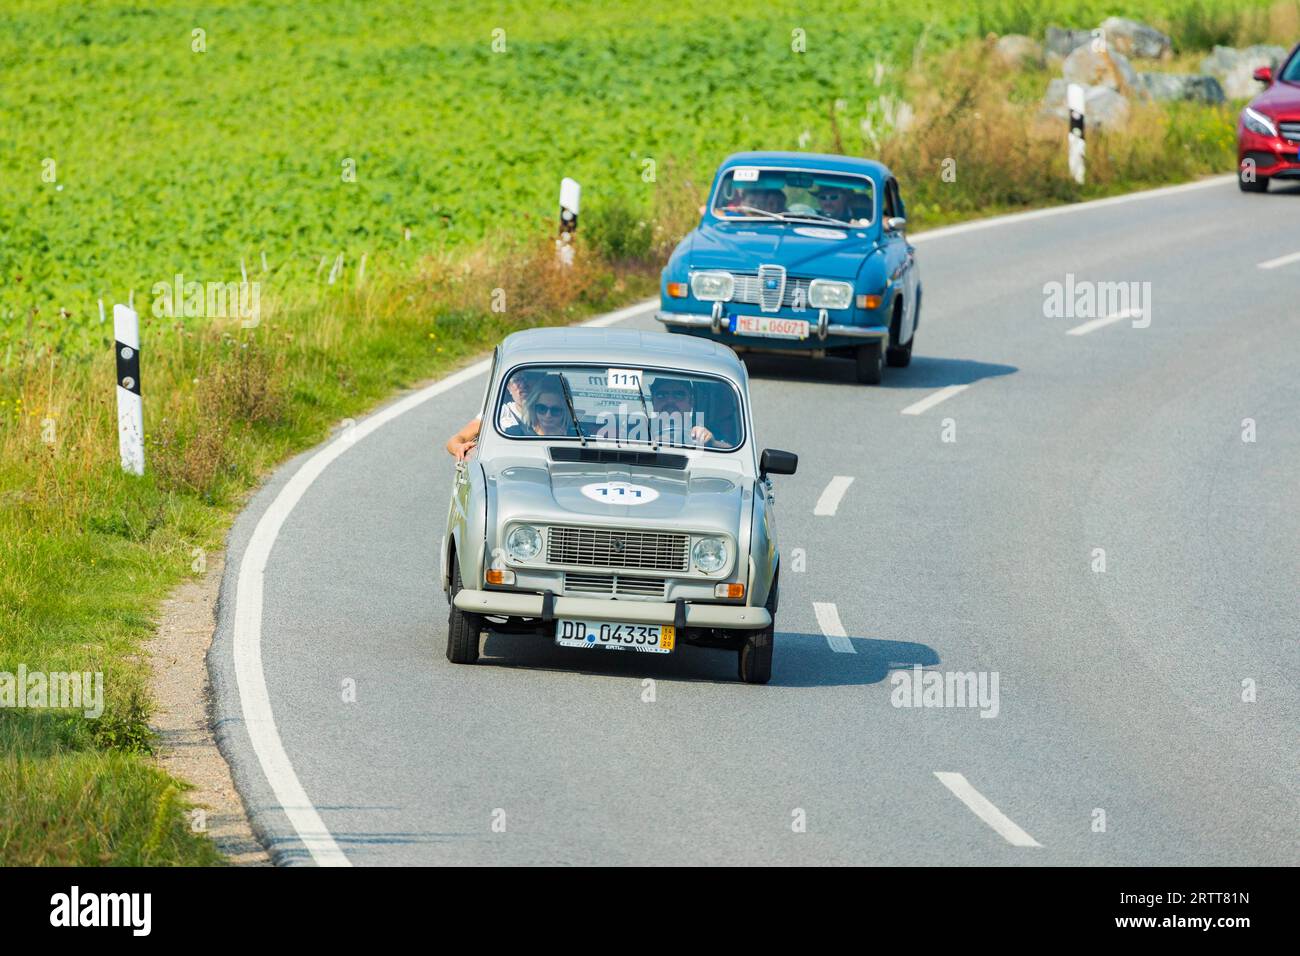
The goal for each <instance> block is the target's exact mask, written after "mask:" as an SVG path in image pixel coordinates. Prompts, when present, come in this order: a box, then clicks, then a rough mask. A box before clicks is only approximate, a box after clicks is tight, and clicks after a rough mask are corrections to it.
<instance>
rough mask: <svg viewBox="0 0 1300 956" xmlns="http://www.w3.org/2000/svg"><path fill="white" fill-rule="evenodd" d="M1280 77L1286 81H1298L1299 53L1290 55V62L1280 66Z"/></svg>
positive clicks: (1299, 77) (1299, 68)
mask: <svg viewBox="0 0 1300 956" xmlns="http://www.w3.org/2000/svg"><path fill="white" fill-rule="evenodd" d="M1280 78H1281V79H1283V80H1286V81H1287V82H1288V83H1300V53H1297V54H1296V55H1295V56H1293V57H1291V62H1289V63H1288V64H1287V65H1286V66H1285V67H1283V68H1282V74H1281V77H1280Z"/></svg>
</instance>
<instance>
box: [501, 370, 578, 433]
mask: <svg viewBox="0 0 1300 956" xmlns="http://www.w3.org/2000/svg"><path fill="white" fill-rule="evenodd" d="M505 433H506V434H507V435H511V436H513V437H517V438H518V437H524V436H530V435H548V436H552V435H573V434H575V432H574V430H573V419H572V418H571V417H570V415H569V406H568V403H567V402H566V401H565V396H564V386H563V384H562V383H561V382H560V377H559V376H558V375H547V376H546V377H545V378H543V379H541V380H540V381H538V382H537V384H536V386H535V387H534V388H533V391H532V394H531V395H529V396H528V400H527V401H526V402H525V403H524V420H523V421H522V422H520V423H519V424H517V425H512V426H510V427H509V428H507V429H505Z"/></svg>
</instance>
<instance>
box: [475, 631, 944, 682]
mask: <svg viewBox="0 0 1300 956" xmlns="http://www.w3.org/2000/svg"><path fill="white" fill-rule="evenodd" d="M847 640H848V641H849V643H850V644H851V645H852V647H853V652H852V653H847V652H844V653H838V652H836V651H833V650H832V649H831V647H830V644H829V643H828V642H827V640H826V638H825V637H824V636H823V635H821V634H801V633H798V632H792V631H777V633H776V652H775V655H774V658H773V662H772V681H771V683H770V684H769V685H768V686H769V687H842V686H853V685H863V684H878V683H880V682H881V681H883V680H884V679H885V677H886V676H887V675H888V674H889V672H890V671H891V670H900V669H905V668H910V667H911V666H912V665H914V664H919V665H921V666H923V667H930V666H933V665H935V664H938V663H939V655H938V653H937V652H936V651H935V650H934V648H932V647H929V646H928V645H925V644H915V643H912V642H911V641H883V640H877V639H875V638H867V637H851V638H848V639H847ZM479 664H480V665H488V666H491V667H506V668H521V669H525V670H548V671H561V672H564V673H568V674H582V675H587V676H592V677H613V678H634V679H636V680H644V679H645V678H647V677H649V678H653V679H654V680H667V681H684V682H704V683H713V684H737V685H739V684H740V679H739V677H738V676H737V655H736V652H735V651H728V650H720V649H716V648H710V647H693V646H691V645H683V646H682V647H680V648H679V649H678V650H676V651H674V652H673V653H672V654H638V653H635V652H627V651H623V652H613V651H605V650H598V649H595V648H592V649H591V650H580V649H571V648H562V647H556V646H555V645H554V644H552V643H550V642H549V641H547V640H544V639H542V638H537V637H529V636H524V635H518V634H497V633H489V634H488V636H487V638H486V639H485V640H484V642H483V649H482V652H481V656H480V657H479ZM742 686H743V685H742Z"/></svg>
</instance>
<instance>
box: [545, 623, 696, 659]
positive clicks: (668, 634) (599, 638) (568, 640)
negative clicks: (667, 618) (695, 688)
mask: <svg viewBox="0 0 1300 956" xmlns="http://www.w3.org/2000/svg"><path fill="white" fill-rule="evenodd" d="M555 643H556V644H559V645H560V646H561V647H604V648H608V649H609V650H611V651H641V652H642V653H645V654H671V653H672V651H673V648H674V646H676V643H677V632H676V630H675V629H674V628H673V626H672V625H671V624H620V623H618V622H616V621H556V622H555Z"/></svg>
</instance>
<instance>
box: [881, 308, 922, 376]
mask: <svg viewBox="0 0 1300 956" xmlns="http://www.w3.org/2000/svg"><path fill="white" fill-rule="evenodd" d="M916 308H917V312H918V313H919V312H920V309H921V300H920V299H917V301H916ZM920 318H921V316H920V315H919V314H918V315H917V316H916V318H915V319H914V320H913V323H912V337H911V338H910V339H908V341H907V344H906V345H899V344H898V337H899V336H900V335H901V334H902V331H903V313H902V311H901V310H900V311H898V312H897V313H896V314H895V315H894V321H893V324H892V326H891V327H890V329H889V341H890V346H889V348H888V349H886V350H885V364H886V365H888V366H889V367H890V368H907V366H909V365H910V364H912V343H913V342H915V341H916V323H917V322H918V321H919V320H920Z"/></svg>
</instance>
